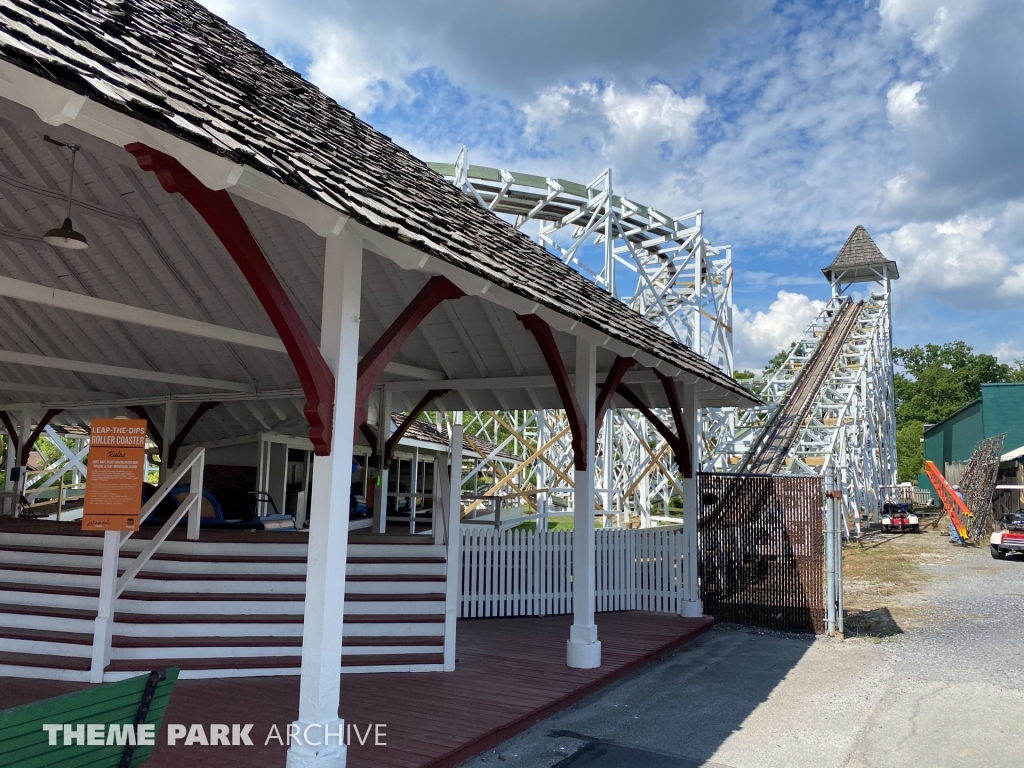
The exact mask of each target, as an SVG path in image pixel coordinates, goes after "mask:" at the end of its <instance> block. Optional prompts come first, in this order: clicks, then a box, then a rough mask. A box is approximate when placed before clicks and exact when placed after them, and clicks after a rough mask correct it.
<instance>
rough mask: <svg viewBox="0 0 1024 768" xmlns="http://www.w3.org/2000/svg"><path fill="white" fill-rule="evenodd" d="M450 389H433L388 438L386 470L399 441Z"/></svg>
mask: <svg viewBox="0 0 1024 768" xmlns="http://www.w3.org/2000/svg"><path fill="white" fill-rule="evenodd" d="M449 392H451V390H450V389H432V390H430V391H429V392H427V394H425V395H424V396H423V398H422V399H421V400H420V401H419V402H418V403H416V407H415V408H413V409H412V410H411V411H409V415H408V416H406V417H405V418H404V419H402V423H401V424H399V425H398V429H396V430H395V432H394V434H393V435H391V437H389V438H388V441H387V442H386V443H385V444H384V469H387V468H388V467H390V466H391V458H392V457H393V456H394V455H395V448H397V447H398V441H399V440H401V439H402V436H403V435H405V433H406V432H407V431H408V430H409V427H411V426H412V423H413V422H414V421H416V419H418V418H419V415H420V414H421V413H423V411H424V410H426V407H427V406H428V405H430V404H431V403H432V402H434V401H435V400H437V398H439V397H444V396H445V395H447V394H448V393H449Z"/></svg>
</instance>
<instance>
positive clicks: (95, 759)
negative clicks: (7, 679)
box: [0, 667, 178, 768]
mask: <svg viewBox="0 0 1024 768" xmlns="http://www.w3.org/2000/svg"><path fill="white" fill-rule="evenodd" d="M177 679H178V668H177V667H172V668H170V669H158V670H156V671H154V672H150V673H149V674H148V675H140V676H139V677H133V678H130V679H128V680H122V681H121V682H118V683H108V684H106V685H99V686H95V687H92V688H87V689H86V690H84V691H76V692H75V693H69V694H67V695H65V696H58V697H56V698H54V699H46V700H44V701H37V702H34V703H32V704H25V705H23V706H20V707H14V708H13V709H7V710H4V711H3V712H0V768H48V767H50V766H52V767H53V768H58V766H59V768H86V766H88V768H131V767H132V766H137V765H142V764H143V763H145V762H146V761H147V760H148V759H149V756H150V754H151V753H152V752H153V746H152V745H153V744H154V743H155V741H156V737H157V736H158V735H159V733H160V726H161V724H162V723H163V719H164V713H165V712H166V711H167V705H168V703H170V700H171V691H172V690H173V689H174V683H175V682H176V681H177ZM65 726H67V727H65ZM79 726H80V727H79ZM90 726H91V727H90ZM112 726H113V727H112ZM139 726H142V727H141V728H140V727H139ZM150 726H151V727H150ZM147 736H151V738H147ZM138 737H141V738H138ZM139 741H142V742H147V741H148V742H150V743H148V744H146V743H142V744H140V743H138V742H139ZM97 742H98V743H97ZM132 742H136V743H132Z"/></svg>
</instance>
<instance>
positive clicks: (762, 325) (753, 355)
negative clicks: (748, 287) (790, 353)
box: [733, 291, 825, 370]
mask: <svg viewBox="0 0 1024 768" xmlns="http://www.w3.org/2000/svg"><path fill="white" fill-rule="evenodd" d="M824 308H825V302H824V301H817V300H812V299H810V298H809V297H807V296H805V295H804V294H802V293H790V292H789V291H779V293H778V295H777V297H776V299H775V301H773V302H772V304H771V306H770V307H768V311H767V312H757V313H753V312H751V311H750V310H749V309H742V310H739V311H738V312H736V314H735V315H734V316H733V323H734V327H733V339H734V341H735V345H736V353H735V359H736V369H737V370H743V369H755V370H760V369H762V368H763V367H764V365H765V363H767V362H768V360H769V359H771V358H772V357H773V356H774V355H775V354H776V353H777V352H779V351H780V350H782V349H788V348H789V345H790V344H791V343H793V342H794V341H795V340H796V337H797V335H798V334H799V333H800V332H801V331H803V330H804V329H805V328H806V327H807V326H808V325H809V324H810V322H811V321H812V320H813V319H814V318H815V317H817V315H818V313H819V312H821V310H822V309H824Z"/></svg>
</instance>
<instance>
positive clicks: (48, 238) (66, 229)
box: [43, 136, 89, 251]
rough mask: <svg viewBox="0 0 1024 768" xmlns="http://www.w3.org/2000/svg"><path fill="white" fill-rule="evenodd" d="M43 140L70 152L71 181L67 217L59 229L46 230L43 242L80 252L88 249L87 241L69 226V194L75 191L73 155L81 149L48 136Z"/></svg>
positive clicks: (69, 195) (69, 183) (69, 199)
mask: <svg viewBox="0 0 1024 768" xmlns="http://www.w3.org/2000/svg"><path fill="white" fill-rule="evenodd" d="M43 138H44V139H45V140H46V141H48V142H50V143H51V144H56V145H57V146H60V147H67V148H68V149H70V150H71V180H70V181H69V182H68V215H67V216H66V217H65V218H64V223H63V224H61V225H60V227H58V228H57V229H51V230H48V231H47V233H46V234H45V235H43V242H44V243H46V244H47V245H52V246H53V247H54V248H69V249H71V250H75V251H80V250H82V249H83V248H88V247H89V241H88V240H86V239H85V235H83V234H82V233H81V232H76V231H75V228H74V227H73V226H72V225H71V193H72V192H73V191H74V189H75V155H76V154H78V150H79V149H81V147H80V146H79V145H78V144H65V143H64V142H62V141H55V140H54V139H51V138H50V137H49V136H44V137H43Z"/></svg>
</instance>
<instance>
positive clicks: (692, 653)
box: [465, 545, 1024, 768]
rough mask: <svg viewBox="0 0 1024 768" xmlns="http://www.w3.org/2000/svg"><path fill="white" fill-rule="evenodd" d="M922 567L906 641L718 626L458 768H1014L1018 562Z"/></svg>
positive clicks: (964, 557) (1019, 712) (1020, 728)
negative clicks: (916, 617)
mask: <svg viewBox="0 0 1024 768" xmlns="http://www.w3.org/2000/svg"><path fill="white" fill-rule="evenodd" d="M922 567H923V568H925V569H926V571H927V572H928V573H929V574H930V575H931V576H932V578H931V579H930V580H929V581H928V582H927V583H926V584H925V585H924V586H922V587H921V588H919V589H918V590H917V591H915V593H914V594H913V595H909V596H906V598H905V599H907V600H911V601H914V602H915V603H916V605H915V608H917V609H918V611H917V612H918V615H919V616H924V620H922V621H918V622H915V627H914V628H912V629H906V630H900V629H899V628H898V627H897V629H896V633H895V634H892V635H891V636H883V637H859V638H853V639H847V640H845V641H844V640H836V639H829V638H817V639H815V638H808V637H801V636H794V635H785V634H780V633H769V632H758V631H755V630H751V629H749V628H743V627H737V626H726V625H718V626H716V627H715V628H713V629H712V630H711V631H710V632H708V633H707V634H705V635H704V636H702V637H701V638H699V639H698V640H696V641H695V642H693V643H691V644H689V645H688V646H686V647H685V648H683V649H681V650H679V651H677V652H676V653H674V654H671V655H669V656H667V657H665V658H663V659H661V660H659V661H655V662H653V663H651V664H650V665H648V666H646V667H645V668H643V669H641V670H639V671H638V672H636V673H634V674H633V675H631V676H630V677H628V678H626V679H624V680H622V681H620V682H618V683H616V684H615V685H613V686H610V687H609V688H606V689H604V690H603V691H600V692H598V693H596V694H594V695H593V696H591V697H589V698H587V699H585V700H584V701H582V702H580V703H578V704H577V705H575V706H574V707H571V708H569V709H566V710H564V711H562V712H559V713H557V714H555V715H554V716H552V717H550V718H548V719H547V720H545V721H543V722H541V723H539V724H538V725H536V726H534V727H533V728H531V729H530V730H528V731H526V732H524V733H522V734H520V735H519V736H517V737H515V738H513V739H510V740H509V741H507V742H505V743H504V744H502V745H500V746H499V747H498V748H497V749H494V750H489V751H488V752H486V753H484V754H482V755H479V756H478V757H476V758H474V759H473V760H471V761H469V762H467V763H465V765H466V766H473V767H474V768H476V767H477V766H485V765H486V766H509V768H512V767H513V766H515V767H516V768H623V767H632V766H638V767H641V766H642V767H643V768H700V767H705V768H904V767H910V766H927V768H975V767H977V768H1011V767H1012V768H1019V767H1020V766H1022V765H1024V621H1022V619H1024V559H1022V558H1020V557H1016V558H1010V559H1007V560H1005V561H996V560H993V559H992V558H990V557H989V554H988V551H987V548H986V549H980V548H978V549H960V548H957V547H955V546H953V545H950V548H949V550H948V556H944V555H942V554H940V555H939V556H938V557H935V556H932V557H930V558H929V559H928V560H927V562H926V563H924V564H923V566H922ZM897 615H898V613H897ZM598 623H599V624H600V616H599V617H598ZM599 631H600V630H599Z"/></svg>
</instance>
